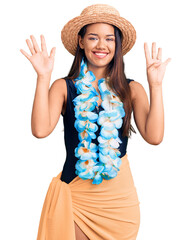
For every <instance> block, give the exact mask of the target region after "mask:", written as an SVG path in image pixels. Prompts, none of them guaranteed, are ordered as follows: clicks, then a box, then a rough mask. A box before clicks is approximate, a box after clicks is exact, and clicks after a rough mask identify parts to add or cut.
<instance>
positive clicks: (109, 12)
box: [61, 4, 136, 55]
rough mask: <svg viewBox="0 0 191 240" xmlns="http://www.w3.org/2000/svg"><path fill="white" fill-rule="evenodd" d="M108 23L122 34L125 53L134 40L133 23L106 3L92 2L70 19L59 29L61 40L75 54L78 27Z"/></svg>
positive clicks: (123, 51)
mask: <svg viewBox="0 0 191 240" xmlns="http://www.w3.org/2000/svg"><path fill="white" fill-rule="evenodd" d="M99 22H103V23H108V24H112V25H114V26H116V27H118V28H119V29H120V30H121V32H122V35H123V40H122V53H123V55H125V54H126V53H127V52H128V51H130V50H131V48H132V47H133V45H134V44H135V40H136V31H135V29H134V27H133V25H132V24H131V23H130V22H129V21H127V20H126V19H125V18H123V17H121V16H120V14H119V12H118V11H117V10H116V9H115V8H114V7H112V6H109V5H107V4H94V5H91V6H88V7H86V8H85V9H84V10H83V11H82V12H81V14H80V16H78V17H75V18H73V19H72V20H70V21H69V22H68V23H67V24H66V25H65V26H64V27H63V29H62V31H61V40H62V43H63V44H64V46H65V48H66V49H67V50H68V51H69V52H70V53H71V54H72V55H75V53H76V48H77V44H78V32H79V31H80V29H81V28H82V27H83V26H85V25H87V24H91V23H99Z"/></svg>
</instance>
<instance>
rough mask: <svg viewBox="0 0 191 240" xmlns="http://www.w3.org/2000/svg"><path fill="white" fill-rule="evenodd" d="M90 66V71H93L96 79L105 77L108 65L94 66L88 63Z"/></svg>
mask: <svg viewBox="0 0 191 240" xmlns="http://www.w3.org/2000/svg"><path fill="white" fill-rule="evenodd" d="M87 66H88V71H92V72H93V74H94V75H95V77H96V81H98V80H99V79H101V78H105V77H106V76H105V72H106V67H94V66H92V65H90V64H87Z"/></svg>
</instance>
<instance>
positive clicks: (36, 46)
mask: <svg viewBox="0 0 191 240" xmlns="http://www.w3.org/2000/svg"><path fill="white" fill-rule="evenodd" d="M30 38H31V40H32V43H33V46H34V49H35V51H36V52H40V48H39V46H38V44H37V41H36V39H35V37H34V36H33V35H30Z"/></svg>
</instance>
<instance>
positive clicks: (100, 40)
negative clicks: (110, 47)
mask: <svg viewBox="0 0 191 240" xmlns="http://www.w3.org/2000/svg"><path fill="white" fill-rule="evenodd" d="M96 48H98V49H105V48H106V46H105V43H104V40H103V39H99V41H98V42H97V46H96Z"/></svg>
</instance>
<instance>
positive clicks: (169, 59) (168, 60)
mask: <svg viewBox="0 0 191 240" xmlns="http://www.w3.org/2000/svg"><path fill="white" fill-rule="evenodd" d="M170 61H171V58H168V59H167V60H166V61H165V62H164V64H165V65H166V66H167V64H168V63H169V62H170Z"/></svg>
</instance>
